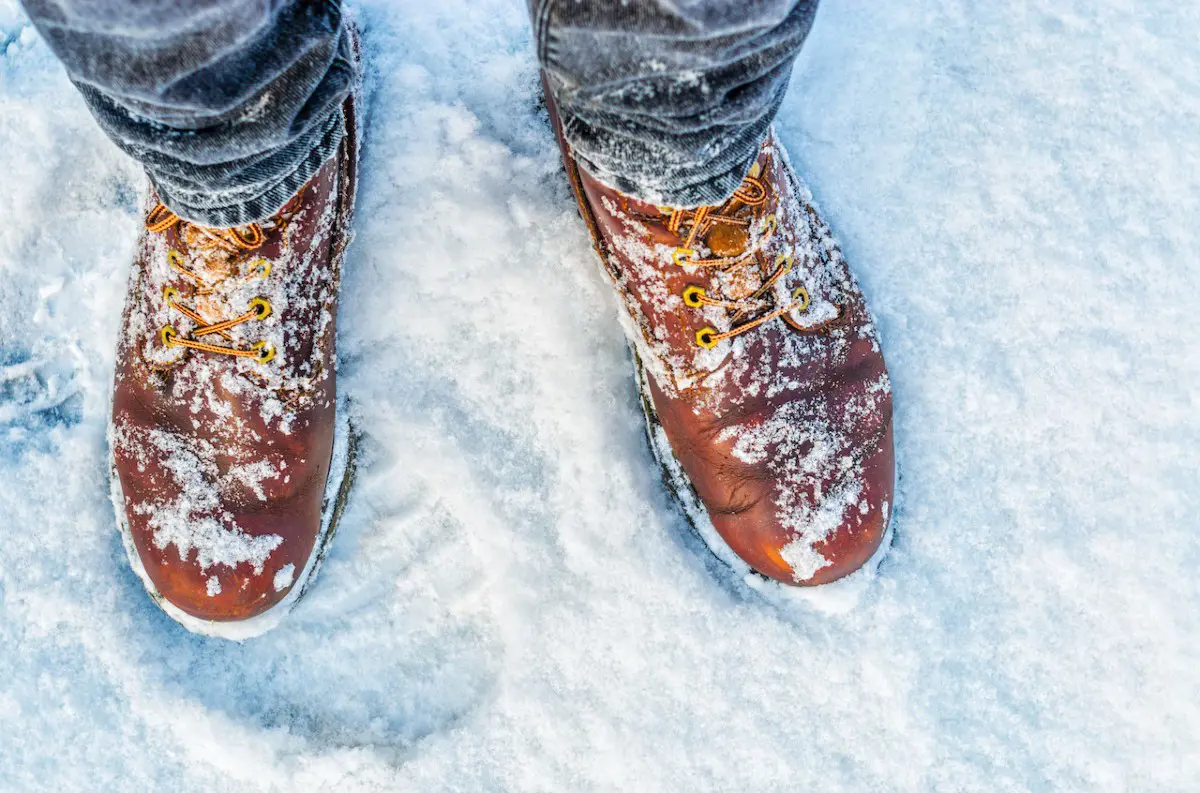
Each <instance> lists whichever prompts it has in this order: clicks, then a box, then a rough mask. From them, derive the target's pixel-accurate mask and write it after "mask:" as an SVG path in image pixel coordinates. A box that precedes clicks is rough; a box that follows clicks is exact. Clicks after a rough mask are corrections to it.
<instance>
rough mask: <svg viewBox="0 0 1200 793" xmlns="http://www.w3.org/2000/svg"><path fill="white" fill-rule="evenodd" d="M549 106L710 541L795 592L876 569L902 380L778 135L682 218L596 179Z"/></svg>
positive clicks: (658, 419)
mask: <svg viewBox="0 0 1200 793" xmlns="http://www.w3.org/2000/svg"><path fill="white" fill-rule="evenodd" d="M547 105H548V106H549V109H550V113H551V119H552V121H553V122H554V126H555V129H556V131H558V134H559V144H560V146H561V147H562V149H563V155H564V160H565V162H566V167H567V172H568V175H569V176H570V178H571V182H572V185H573V187H574V189H575V193H576V197H577V199H578V202H579V207H580V211H581V213H582V215H583V217H584V219H585V220H586V221H587V224H588V226H589V229H590V231H591V234H592V240H593V242H594V244H595V247H596V251H597V252H598V253H599V255H600V258H601V260H602V262H603V264H604V266H605V269H606V271H607V273H608V275H609V277H610V278H611V280H612V283H613V285H614V287H615V288H616V291H617V294H618V295H619V296H620V298H621V303H622V305H623V307H624V311H623V312H622V319H623V320H624V324H625V330H626V332H627V335H628V336H629V338H630V340H631V343H632V346H633V350H634V354H635V358H636V359H637V370H638V378H639V384H640V387H641V391H642V401H643V406H644V408H645V411H646V416H647V428H648V431H649V434H650V440H651V445H652V447H653V448H654V451H655V454H656V456H657V457H658V459H659V462H660V464H661V465H662V467H663V471H664V478H665V480H666V482H667V484H668V486H670V487H671V488H672V490H673V491H674V492H675V494H676V495H677V496H678V497H679V498H680V500H681V502H682V503H683V506H684V507H685V511H686V512H687V513H688V516H689V518H690V519H691V521H692V523H693V525H694V526H695V527H696V528H697V531H698V533H699V534H700V535H701V536H702V537H703V538H704V539H705V540H706V542H707V543H708V545H709V547H710V548H711V549H712V550H713V552H714V553H715V554H716V555H717V556H718V557H720V558H722V559H724V560H725V561H726V562H728V563H730V564H731V565H733V566H735V567H736V566H737V565H738V563H739V561H740V562H741V563H744V565H749V567H750V568H752V569H753V571H756V572H757V573H758V574H760V575H762V576H766V577H768V578H771V579H774V580H775V581H778V582H781V583H783V584H791V585H816V584H825V583H828V582H831V581H834V580H837V579H839V578H842V577H843V576H846V575H848V574H849V573H851V572H853V571H855V570H857V569H858V568H860V567H862V566H863V565H864V564H865V563H867V562H868V560H870V559H872V557H873V555H874V554H875V553H876V551H877V549H879V548H880V547H881V544H882V542H883V539H884V536H885V532H886V530H887V527H888V519H889V512H890V511H891V507H892V500H893V484H894V462H893V449H892V396H891V385H890V382H889V379H888V374H887V369H886V367H885V366H884V361H883V355H882V353H881V351H880V346H879V341H878V338H877V334H876V329H875V326H874V324H873V322H872V319H871V316H870V313H869V312H868V310H867V307H866V305H865V303H864V301H863V296H862V293H861V292H860V291H859V288H858V285H857V283H856V282H855V280H854V277H853V276H852V275H851V274H850V271H849V269H848V268H847V266H846V261H845V259H844V258H843V256H842V253H841V251H840V249H839V248H838V246H837V243H836V242H835V240H834V239H833V237H832V236H831V234H830V231H829V228H828V227H827V226H826V225H825V223H824V222H823V221H822V220H821V218H820V216H819V215H818V213H817V210H816V208H815V207H814V205H813V200H812V196H811V195H810V194H809V192H808V190H807V189H806V188H805V187H804V186H803V185H802V184H801V183H800V181H799V179H798V178H797V176H796V174H795V172H794V171H793V169H792V167H791V166H790V164H789V163H788V160H787V155H786V153H785V152H784V150H783V148H782V146H781V145H780V144H779V142H778V140H777V139H776V138H775V136H774V133H773V132H772V133H770V134H769V135H768V137H767V139H766V140H765V142H764V143H763V144H762V147H761V150H760V152H759V156H758V159H757V161H756V162H755V163H754V164H753V166H752V167H751V169H750V172H749V174H748V175H747V176H746V178H745V179H744V180H743V181H742V183H741V185H740V186H739V187H738V188H737V190H736V191H735V192H734V194H733V195H732V196H731V197H730V198H729V199H728V200H727V201H725V202H724V203H722V204H721V205H719V206H705V207H698V208H695V209H676V208H671V207H660V206H653V205H651V204H647V203H645V202H642V201H638V200H635V199H633V198H630V197H629V196H626V195H623V194H621V193H619V192H617V191H616V190H613V189H611V188H609V187H606V186H605V185H603V184H601V183H600V182H598V181H597V180H596V179H594V178H592V177H591V176H590V175H589V174H588V172H587V171H586V170H585V169H584V167H582V166H581V165H580V164H579V163H578V162H576V160H575V158H574V157H573V156H572V154H571V151H570V147H569V145H568V144H567V143H566V142H565V139H564V138H563V137H562V134H561V129H560V128H559V123H558V119H557V116H556V113H555V108H554V106H553V101H552V99H551V98H550V97H549V96H548V97H547ZM726 546H727V547H726ZM730 549H732V551H733V552H734V553H735V554H736V557H732V556H731V555H730V553H729V551H730ZM876 558H877V557H876ZM744 565H743V566H744ZM758 580H760V581H761V579H758Z"/></svg>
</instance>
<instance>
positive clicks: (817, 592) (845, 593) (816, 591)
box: [629, 345, 896, 613]
mask: <svg viewBox="0 0 1200 793" xmlns="http://www.w3.org/2000/svg"><path fill="white" fill-rule="evenodd" d="M629 351H630V353H631V354H632V356H633V365H634V377H635V380H636V382H637V388H638V396H639V397H640V399H641V403H642V415H643V416H644V417H645V428H646V440H647V442H648V443H649V444H650V451H651V453H652V454H653V455H654V459H655V461H656V462H657V463H658V467H659V471H660V473H661V474H662V480H663V484H664V485H666V487H667V490H669V491H670V492H671V495H673V496H674V497H675V500H676V501H677V502H678V503H679V505H680V507H682V509H683V515H684V517H685V518H686V519H687V523H688V528H689V529H690V530H691V533H692V534H693V535H694V536H695V537H697V538H698V539H699V540H700V541H701V542H702V543H704V546H705V547H706V548H707V549H708V552H709V554H710V555H711V558H712V559H715V560H716V561H717V562H719V563H720V568H721V570H722V571H723V572H724V576H723V577H728V578H730V579H732V580H733V581H735V582H738V583H739V584H740V585H743V586H744V587H746V588H748V589H750V590H752V591H753V592H754V593H756V594H758V595H760V596H762V597H764V598H766V599H767V600H768V601H770V602H772V603H773V604H775V605H777V606H783V607H788V606H789V605H790V604H796V603H797V602H799V603H801V604H804V605H807V606H810V607H814V608H816V609H817V610H820V611H825V612H831V613H841V612H845V611H848V610H850V609H852V608H853V607H854V606H855V605H857V603H858V600H859V599H860V597H861V596H862V594H863V592H864V591H865V590H866V588H867V586H869V584H870V582H871V581H872V580H874V578H875V575H876V573H877V571H878V568H879V563H880V562H881V561H882V560H883V558H884V557H885V556H886V555H887V553H888V550H889V549H890V548H891V544H892V525H893V522H894V521H893V520H892V518H893V516H894V515H895V512H896V510H895V505H894V504H893V505H892V509H891V511H890V512H889V514H888V524H887V528H886V529H885V530H884V534H883V540H882V541H880V543H879V547H878V548H876V549H875V553H873V554H872V555H871V557H870V558H869V559H868V560H867V561H866V563H865V564H863V566H862V567H860V568H858V569H857V570H855V571H854V572H853V573H850V574H849V575H847V576H844V577H843V578H839V579H838V580H836V581H831V582H829V583H828V584H822V585H820V586H789V585H787V584H783V583H780V582H779V581H776V580H774V579H773V578H768V577H767V576H765V575H763V574H762V573H759V572H758V571H756V570H755V569H754V568H752V567H750V565H748V564H746V562H745V561H743V560H742V558H741V557H740V556H738V555H737V553H736V552H735V551H734V550H733V549H732V548H730V547H729V545H728V544H727V543H726V542H725V540H724V539H723V538H722V537H721V535H720V534H719V533H718V532H717V530H716V528H715V527H714V526H713V524H712V520H711V519H710V518H709V516H708V510H706V509H705V508H704V504H703V502H701V501H700V497H699V496H698V495H697V494H696V489H695V487H693V485H692V480H691V479H689V478H688V475H687V473H686V472H685V471H684V470H683V465H681V464H680V462H679V460H678V459H677V458H676V457H675V452H674V450H672V449H671V443H670V441H669V440H667V433H666V430H664V429H663V426H662V422H661V421H659V418H658V410H657V408H655V406H654V396H653V395H652V394H651V393H650V385H649V382H648V380H647V377H646V367H645V366H644V365H643V364H642V359H641V356H639V355H638V352H637V349H636V348H635V347H634V346H633V345H630V347H629Z"/></svg>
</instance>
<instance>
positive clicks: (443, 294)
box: [0, 0, 1200, 793]
mask: <svg viewBox="0 0 1200 793" xmlns="http://www.w3.org/2000/svg"><path fill="white" fill-rule="evenodd" d="M356 9H357V13H358V16H359V18H360V21H361V24H362V26H363V28H364V30H365V42H366V48H367V51H368V55H369V58H370V61H371V68H372V73H371V76H370V81H369V82H370V88H371V107H370V116H369V129H368V131H367V135H368V139H367V149H366V160H365V179H364V183H363V191H362V193H361V196H360V213H359V218H360V220H361V223H360V226H359V235H358V239H357V241H356V243H355V245H354V246H353V248H352V249H351V253H350V258H349V262H348V275H347V282H346V284H345V292H344V295H343V309H342V327H341V337H340V340H341V345H342V353H343V369H342V380H341V383H342V385H341V388H342V389H343V390H344V391H345V392H347V393H348V394H349V395H351V396H352V397H353V399H354V400H355V402H356V404H357V406H358V414H359V418H358V423H359V427H360V429H361V430H362V431H363V432H364V433H365V434H366V456H365V460H364V466H363V468H362V471H361V478H360V481H359V486H358V488H357V490H356V492H355V494H354V497H353V499H352V502H351V506H350V509H349V512H348V513H347V516H346V519H345V521H344V524H343V527H342V530H341V534H340V535H339V538H338V541H337V543H336V544H335V547H334V550H333V553H332V556H331V558H330V560H329V561H328V562H327V564H326V567H325V569H324V571H323V573H322V576H321V578H320V580H319V581H318V583H317V586H316V588H315V589H314V591H313V592H312V593H311V594H310V595H309V596H308V598H306V600H305V601H304V602H303V603H302V604H301V606H300V607H299V608H298V609H297V611H296V612H295V613H294V615H293V616H292V617H291V618H290V619H289V620H288V621H287V622H286V623H285V624H284V626H283V627H281V628H280V629H279V630H277V631H276V632H274V633H272V634H269V635H267V636H266V637H264V638H262V639H260V640H255V641H251V642H248V643H246V644H244V645H236V644H231V643H226V642H221V641H217V640H207V639H202V638H198V637H196V636H193V635H190V634H188V633H186V632H185V631H183V630H182V629H181V628H179V627H178V626H176V625H175V624H174V623H172V622H170V621H169V620H168V619H167V618H166V617H165V616H164V615H163V614H162V613H161V612H159V611H158V610H157V609H156V608H155V607H154V606H153V605H152V604H151V602H150V601H149V599H148V598H147V597H146V595H145V594H144V592H143V591H142V589H141V585H140V584H139V583H138V581H137V580H136V579H135V577H134V575H133V573H132V572H131V571H130V569H129V567H128V565H127V563H126V561H125V557H124V553H123V551H122V549H121V545H120V541H119V538H118V535H117V532H116V529H115V526H114V520H113V515H112V511H111V508H110V506H109V503H108V501H107V492H108V487H107V481H106V473H105V447H104V427H105V422H106V415H107V400H108V384H109V379H110V376H111V367H112V361H113V347H114V334H115V332H116V329H117V324H118V319H119V317H118V314H119V311H120V306H121V301H122V298H123V293H124V289H125V274H126V269H127V266H128V262H129V257H130V255H131V251H132V248H133V242H134V239H135V237H136V235H137V230H138V226H139V223H140V217H139V216H138V205H139V199H140V195H141V193H142V190H143V189H144V186H145V182H144V179H143V177H142V176H141V175H140V173H139V171H138V169H137V168H136V167H135V166H134V165H132V164H131V163H130V162H129V161H127V160H126V159H125V158H124V157H123V156H122V155H120V154H119V152H118V151H117V150H116V149H115V148H114V147H113V146H112V145H111V144H110V143H109V142H108V141H107V140H106V139H105V138H104V136H103V135H102V134H101V133H100V132H99V130H98V129H97V128H96V127H95V126H94V125H93V124H92V122H91V120H90V118H89V117H88V115H87V112H86V110H85V109H84V107H83V104H82V102H81V101H80V100H79V98H78V97H77V96H76V94H75V93H74V91H73V89H72V88H71V86H70V84H69V83H68V81H67V80H66V78H65V76H64V74H63V72H62V70H61V68H60V67H59V66H58V65H57V63H56V62H55V61H54V60H53V58H52V57H51V55H50V53H49V52H48V50H47V49H46V47H45V46H44V45H43V44H42V43H41V41H40V40H39V38H38V37H37V36H36V35H35V34H34V33H33V32H32V31H31V30H30V29H29V27H28V25H27V23H26V21H25V20H24V18H23V17H22V15H21V13H20V11H19V10H18V7H17V6H16V4H15V2H14V0H0V184H2V185H3V187H2V189H0V516H2V518H3V523H2V524H0V790H3V791H26V790H63V791H91V790H103V791H159V790H178V791H193V790H195V791H201V790H203V791H225V790H229V791H233V790H236V791H257V790H317V789H320V790H326V791H339V792H340V791H357V790H420V791H440V790H461V791H556V792H558V791H688V792H689V793H690V792H693V791H717V790H721V791H726V790H728V791H733V790H738V791H741V790H746V791H751V790H753V791H758V790H780V791H801V790H819V791H891V790H896V791H987V792H988V793H993V792H995V791H1026V790H1030V791H1084V790H1087V791H1091V790H1104V791H1127V790H1128V791H1185V790H1194V789H1195V787H1196V784H1197V780H1198V779H1200V738H1198V737H1197V736H1200V538H1198V536H1197V534H1198V532H1200V517H1198V516H1200V482H1198V481H1197V471H1198V470H1200V417H1198V413H1200V398H1198V396H1197V394H1198V393H1200V344H1198V343H1197V340H1196V336H1197V332H1198V330H1200V266H1198V262H1200V239H1198V234H1200V48H1198V47H1197V45H1196V42H1197V35H1198V33H1197V31H1200V6H1197V4H1195V3H1188V2H1177V0H1143V1H1142V2H1138V3H1133V2H1129V1H1128V0H1086V1H1085V0H1056V1H1055V2H1051V3H1047V2H1034V0H1019V1H1018V2H1013V3H984V2H975V1H972V0H913V1H912V2H904V3H881V2H877V0H826V3H825V6H824V8H823V9H822V11H821V13H820V16H819V19H818V22H817V26H816V28H815V29H814V32H813V34H812V37H811V39H810V41H809V45H808V46H807V48H806V50H805V53H804V54H803V56H802V57H801V59H800V62H799V64H798V68H797V72H796V78H795V80H794V84H793V88H792V90H791V93H790V95H789V97H788V99H787V102H786V104H785V106H784V109H783V111H782V113H781V116H780V119H779V125H780V131H781V136H782V138H783V140H784V142H785V143H786V144H787V145H789V146H790V148H791V151H792V154H793V159H794V160H795V161H796V162H798V163H799V164H801V166H802V169H803V170H804V172H805V173H806V175H807V176H808V178H809V180H810V182H811V184H812V187H813V189H814V191H815V192H816V193H817V196H818V198H819V199H820V200H821V202H822V204H823V207H824V209H825V211H826V214H827V216H828V219H829V220H830V222H831V224H832V225H833V226H834V228H835V229H836V230H837V231H838V233H839V234H840V236H841V238H842V241H843V243H844V247H845V250H846V252H847V254H848V256H849V258H850V259H851V261H852V263H853V264H854V266H855V267H856V269H857V272H858V274H859V276H860V278H861V280H862V282H863V285H864V288H865V290H866V292H867V294H868V297H869V298H871V299H872V301H873V305H874V308H875V311H876V313H877V315H878V317H879V319H880V324H881V328H882V333H883V338H884V346H885V351H886V353H887V355H888V359H889V363H890V366H891V372H892V376H893V380H894V385H895V393H896V406H897V417H896V418H897V429H896V438H897V443H898V451H899V455H900V466H901V479H900V488H901V494H902V500H901V503H900V505H899V510H898V512H897V515H896V540H895V546H894V549H893V552H892V553H891V555H890V556H889V557H888V559H887V560H886V561H885V563H884V565H883V567H882V568H881V570H880V576H879V578H878V579H877V580H876V581H875V582H874V583H873V584H872V586H871V587H870V588H869V590H868V591H867V592H866V593H865V594H864V596H863V597H862V598H861V599H860V601H859V603H858V605H857V606H856V607H855V608H853V609H851V610H850V611H848V612H846V613H840V614H836V613H829V612H827V611H822V610H820V609H818V608H815V607H812V608H797V609H795V610H793V611H791V612H787V613H784V612H780V611H778V610H776V609H775V608H773V607H770V606H767V605H765V604H764V603H762V602H761V601H759V600H757V599H755V598H753V597H746V596H744V595H743V593H742V592H741V591H739V590H738V589H737V588H736V587H734V586H732V585H731V584H730V583H729V581H728V580H726V579H724V578H722V577H721V576H720V575H717V574H715V573H714V571H713V570H712V569H711V568H710V567H709V566H708V561H707V559H706V558H705V556H704V555H703V554H702V553H700V552H699V551H698V549H697V547H696V543H695V542H694V541H693V540H692V539H691V537H690V535H689V534H688V532H687V530H686V529H685V526H684V523H683V520H682V518H681V516H680V513H679V512H678V510H677V509H676V508H675V507H674V506H673V504H672V502H671V501H670V499H669V498H668V496H667V494H666V492H665V490H664V488H663V487H662V485H661V483H660V482H659V480H658V474H657V471H656V470H655V468H654V465H653V463H652V458H651V455H650V452H649V449H648V447H647V446H646V444H645V441H644V439H643V436H642V428H641V422H642V419H641V416H640V413H639V409H638V405H637V400H636V398H635V395H634V388H633V384H632V380H631V373H630V366H629V357H628V354H627V352H626V348H625V344H624V341H623V339H622V337H621V332H620V329H619V328H618V325H617V323H616V321H615V316H616V314H615V304H614V302H613V301H612V300H611V299H610V297H609V295H608V294H607V288H606V286H605V283H604V282H603V281H602V280H601V277H600V275H599V274H598V272H597V269H596V267H595V266H594V264H593V261H592V258H591V257H592V252H591V250H590V247H589V244H588V241H587V239H586V233H585V230H584V227H583V224H582V223H581V222H580V220H579V219H578V218H577V216H576V213H575V209H574V206H573V203H572V200H571V197H570V195H569V191H568V188H567V184H566V181H565V179H564V177H563V175H562V173H561V172H560V168H559V163H558V159H557V153H556V151H555V148H554V146H553V142H552V139H551V133H550V131H549V129H548V128H547V126H546V123H545V120H544V116H543V115H542V114H540V113H539V111H538V98H537V83H536V69H535V65H534V61H533V53H532V52H531V48H530V37H529V34H528V32H527V28H526V21H525V11H524V5H523V2H522V0H440V1H439V2H436V3H428V2H422V3H418V2H395V0H363V1H362V2H360V3H359V4H358V5H357V6H356Z"/></svg>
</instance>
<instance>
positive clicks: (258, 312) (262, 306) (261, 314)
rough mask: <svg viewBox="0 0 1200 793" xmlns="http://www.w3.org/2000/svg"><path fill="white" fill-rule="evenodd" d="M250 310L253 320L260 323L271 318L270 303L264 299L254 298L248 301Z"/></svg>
mask: <svg viewBox="0 0 1200 793" xmlns="http://www.w3.org/2000/svg"><path fill="white" fill-rule="evenodd" d="M250 310H251V311H253V312H254V318H255V319H257V320H259V321H262V320H264V319H266V318H267V317H269V316H271V310H272V309H271V301H269V300H267V299H266V298H265V297H256V298H254V299H253V300H251V301H250Z"/></svg>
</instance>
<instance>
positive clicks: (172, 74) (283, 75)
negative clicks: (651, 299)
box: [24, 0, 817, 226]
mask: <svg viewBox="0 0 1200 793" xmlns="http://www.w3.org/2000/svg"><path fill="white" fill-rule="evenodd" d="M24 4H25V9H26V12H27V13H28V14H29V16H30V18H31V19H32V21H33V23H34V25H35V26H36V27H37V29H38V30H39V31H40V33H41V34H42V36H43V37H44V38H45V40H46V41H47V42H48V44H49V46H50V47H51V49H52V50H53V51H54V52H55V54H56V55H57V56H58V57H59V59H60V60H61V61H62V62H63V64H64V65H65V66H66V69H67V72H68V74H69V75H70V77H71V79H72V81H74V83H75V84H76V86H78V88H79V90H80V91H81V92H82V94H83V97H84V99H85V101H86V102H87V104H88V106H89V108H90V109H91V111H92V113H93V115H94V116H95V117H96V119H97V121H98V122H99V123H100V125H101V127H103V129H104V130H105V132H107V133H108V135H109V136H110V137H111V138H112V139H113V141H114V142H116V144H117V145H118V146H119V147H120V148H121V149H123V150H124V151H125V152H127V153H128V154H129V155H130V156H132V157H133V158H135V159H136V160H138V161H139V162H140V163H141V164H142V165H143V167H144V168H145V169H146V172H147V173H148V174H149V176H150V179H151V181H152V183H153V184H154V186H155V188H156V190H157V191H158V193H159V196H160V198H161V199H162V201H163V203H165V204H166V205H167V206H168V207H169V208H170V209H171V210H172V211H174V212H175V213H176V214H178V215H179V216H180V217H182V218H184V219H186V220H190V221H193V222H197V223H202V224H205V225H209V226H234V225H241V224H244V223H249V222H251V221H256V220H262V219H264V218H266V217H269V216H270V215H272V214H273V213H274V212H275V211H277V210H278V209H279V208H280V207H281V206H283V204H284V203H286V202H287V200H288V199H289V198H290V197H291V196H292V195H293V194H294V193H295V192H296V190H297V189H299V188H300V186H301V185H303V184H304V183H305V182H306V181H308V179H309V178H311V177H312V176H313V174H315V173H316V171H317V170H318V168H319V167H320V166H321V164H322V163H323V162H324V161H325V160H326V159H327V158H328V157H329V156H331V155H332V154H333V153H334V152H335V151H336V150H337V147H338V144H339V143H340V142H341V138H342V135H343V128H344V125H343V118H342V109H341V108H342V101H343V100H344V99H345V98H346V96H347V95H348V94H349V92H350V90H351V88H352V86H353V83H354V80H355V77H356V75H355V68H356V67H355V60H354V57H353V54H352V51H351V47H352V44H351V40H350V34H349V31H348V29H347V26H346V25H345V24H344V22H343V19H342V12H341V4H340V0H24ZM816 4H817V0H529V5H530V12H531V16H532V18H533V25H534V34H535V38H536V41H537V51H538V57H539V59H540V60H541V63H542V66H543V68H544V69H545V71H546V74H547V77H548V80H549V83H550V85H551V87H552V90H553V91H554V94H555V98H556V100H557V104H558V108H559V112H560V115H561V117H562V120H563V125H564V133H565V135H566V137H567V140H568V142H570V143H571V145H572V147H573V149H574V151H575V153H576V156H578V157H579V159H580V160H581V162H582V163H583V165H584V166H585V167H586V168H587V169H588V170H589V171H590V172H591V173H593V175H595V176H596V177H597V178H599V179H600V180H601V181H603V182H606V183H608V184H609V185H610V186H612V187H615V188H617V189H619V190H621V191H622V192H626V193H629V194H631V195H633V196H635V197H637V198H640V199H643V200H647V201H652V202H654V203H657V204H666V205H672V206H695V205H698V204H707V203H716V202H719V201H720V200H723V199H724V198H725V197H727V196H728V195H729V194H730V193H731V192H732V191H733V190H734V189H735V188H736V187H737V184H738V182H739V181H740V180H741V178H742V175H743V174H744V173H745V171H746V169H747V168H749V166H750V163H751V161H752V160H753V159H754V157H755V156H756V153H757V147H758V143H759V142H760V141H761V140H762V138H763V136H764V135H765V133H766V129H767V126H768V125H769V124H770V121H771V119H772V118H773V117H774V115H775V112H776V110H777V109H778V107H779V103H780V101H781V99H782V97H783V93H784V91H785V90H786V88H787V83H788V78H789V76H790V72H791V64H792V61H793V60H794V59H795V56H796V54H797V52H798V51H799V49H800V46H801V45H802V43H803V41H804V37H805V36H806V35H807V33H808V30H809V28H810V26H811V24H812V19H813V15H814V14H815V11H816Z"/></svg>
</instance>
